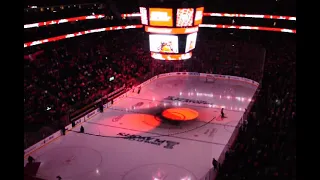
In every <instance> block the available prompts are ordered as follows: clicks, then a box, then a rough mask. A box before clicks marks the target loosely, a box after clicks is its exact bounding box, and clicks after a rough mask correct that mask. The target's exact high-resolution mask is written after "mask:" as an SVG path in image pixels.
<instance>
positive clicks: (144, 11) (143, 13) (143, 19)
mask: <svg viewBox="0 0 320 180" xmlns="http://www.w3.org/2000/svg"><path fill="white" fill-rule="evenodd" d="M139 9H140V14H141V24H143V25H148V15H147V9H146V8H145V7H139Z"/></svg>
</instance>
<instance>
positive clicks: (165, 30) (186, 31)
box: [144, 26, 199, 34]
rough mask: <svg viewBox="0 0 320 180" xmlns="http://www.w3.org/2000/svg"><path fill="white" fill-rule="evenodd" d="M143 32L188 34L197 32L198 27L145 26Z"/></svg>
mask: <svg viewBox="0 0 320 180" xmlns="http://www.w3.org/2000/svg"><path fill="white" fill-rule="evenodd" d="M144 29H145V32H149V33H157V34H190V33H194V32H198V30H199V27H192V28H156V27H150V26H145V28H144Z"/></svg>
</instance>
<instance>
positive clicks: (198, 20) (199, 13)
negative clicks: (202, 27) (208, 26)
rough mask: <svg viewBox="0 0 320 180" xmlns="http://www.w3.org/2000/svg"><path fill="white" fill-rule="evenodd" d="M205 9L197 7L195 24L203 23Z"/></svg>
mask: <svg viewBox="0 0 320 180" xmlns="http://www.w3.org/2000/svg"><path fill="white" fill-rule="evenodd" d="M203 10H204V7H199V8H197V9H196V15H195V18H194V25H195V26H197V25H199V24H201V23H202V18H203Z"/></svg>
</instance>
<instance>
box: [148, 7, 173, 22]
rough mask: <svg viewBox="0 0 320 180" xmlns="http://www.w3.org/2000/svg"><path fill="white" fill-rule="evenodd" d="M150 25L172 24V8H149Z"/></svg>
mask: <svg viewBox="0 0 320 180" xmlns="http://www.w3.org/2000/svg"><path fill="white" fill-rule="evenodd" d="M149 16H150V17H149V22H150V26H167V27H172V26H173V18H172V9H169V8H149Z"/></svg>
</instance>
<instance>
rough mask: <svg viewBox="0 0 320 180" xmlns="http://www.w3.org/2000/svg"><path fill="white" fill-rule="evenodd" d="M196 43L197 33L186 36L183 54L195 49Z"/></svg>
mask: <svg viewBox="0 0 320 180" xmlns="http://www.w3.org/2000/svg"><path fill="white" fill-rule="evenodd" d="M196 42H197V33H192V34H189V35H188V36H187V42H186V50H185V52H189V51H191V50H193V49H194V48H195V47H196Z"/></svg>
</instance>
